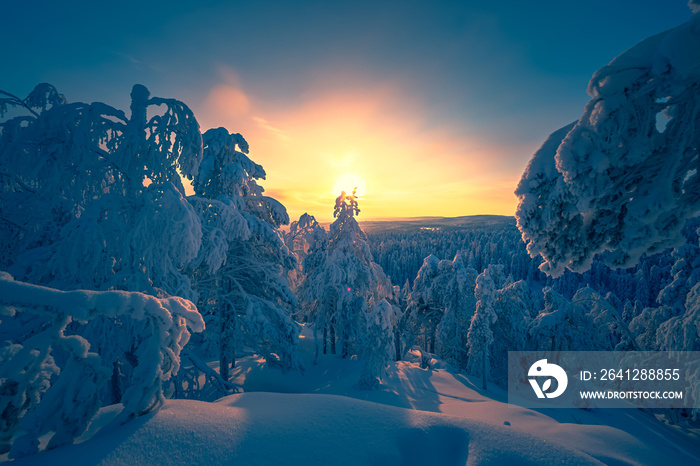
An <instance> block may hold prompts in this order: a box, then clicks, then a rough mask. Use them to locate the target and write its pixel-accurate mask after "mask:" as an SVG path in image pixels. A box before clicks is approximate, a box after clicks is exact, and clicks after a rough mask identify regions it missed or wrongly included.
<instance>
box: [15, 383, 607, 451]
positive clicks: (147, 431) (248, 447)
mask: <svg viewBox="0 0 700 466" xmlns="http://www.w3.org/2000/svg"><path fill="white" fill-rule="evenodd" d="M515 459H517V460H523V461H525V462H526V463H531V464H596V463H597V462H596V461H595V460H593V459H592V458H590V457H588V456H586V455H584V454H582V453H580V452H576V451H574V450H572V449H568V448H566V447H563V446H560V445H557V444H552V443H548V442H546V441H543V440H541V439H538V438H536V437H533V436H530V435H528V434H525V433H521V432H518V431H514V430H512V429H509V428H508V427H506V426H500V427H499V426H492V425H488V424H485V423H481V422H478V421H472V420H468V419H459V418H453V417H449V416H445V415H439V414H432V413H425V412H421V411H415V410H406V409H401V408H395V407H391V406H382V405H377V404H374V403H369V402H366V401H360V400H354V399H351V398H347V397H339V396H334V395H310V394H279V393H246V394H241V395H232V396H229V397H227V398H224V399H222V400H220V401H218V402H216V403H205V402H199V401H182V400H178V401H168V403H167V404H166V407H165V408H164V409H163V410H162V411H160V412H159V413H158V414H156V415H148V416H144V417H143V418H141V419H138V420H136V421H134V422H131V423H129V424H127V425H125V426H122V427H120V428H118V429H115V430H114V431H113V432H110V433H109V434H108V435H102V436H98V437H97V438H93V439H92V440H91V441H88V442H85V443H83V444H81V445H74V446H69V447H64V448H61V449H58V450H55V451H53V452H48V453H44V454H40V455H37V456H36V457H34V458H30V459H27V460H24V461H20V462H17V464H27V465H29V464H36V465H45V464H69V463H73V464H224V463H225V464H245V465H257V464H259V465H268V464H269V465H279V464H305V465H311V464H319V465H326V464H334V465H345V464H347V465H363V464H367V465H373V464H374V465H393V464H397V465H398V464H406V465H412V464H415V465H424V464H435V465H458V464H459V465H463V464H465V463H467V462H469V464H494V463H496V464H498V463H506V462H512V461H513V460H515Z"/></svg>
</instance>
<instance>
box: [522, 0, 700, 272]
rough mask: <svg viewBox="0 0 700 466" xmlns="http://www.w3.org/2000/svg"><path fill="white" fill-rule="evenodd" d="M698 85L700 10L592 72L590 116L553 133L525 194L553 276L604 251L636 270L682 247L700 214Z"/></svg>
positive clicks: (528, 231)
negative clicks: (645, 258) (689, 224)
mask: <svg viewBox="0 0 700 466" xmlns="http://www.w3.org/2000/svg"><path fill="white" fill-rule="evenodd" d="M691 6H692V5H691ZM694 11H695V10H694ZM698 86H700V14H699V13H697V12H696V13H695V14H694V15H693V17H692V19H691V20H690V21H688V22H687V23H685V24H683V25H681V26H679V27H677V28H675V29H671V30H669V31H666V32H664V33H661V34H658V35H656V36H653V37H650V38H648V39H646V40H644V41H642V42H640V43H639V44H638V45H636V46H634V47H632V48H631V49H629V50H628V51H626V52H625V53H623V54H622V55H620V56H619V57H617V58H616V59H614V60H613V61H612V62H611V63H610V64H609V65H607V66H605V67H603V68H601V69H600V70H599V71H597V72H596V73H595V74H594V75H593V77H592V78H591V81H590V83H589V85H588V93H589V94H590V96H591V100H590V101H589V103H588V104H587V105H586V108H585V110H584V113H583V115H582V116H581V118H580V119H579V120H578V121H577V122H576V123H574V124H572V125H569V126H566V127H564V128H562V129H560V130H558V131H557V132H555V133H553V134H552V135H551V136H550V138H549V139H548V140H547V141H546V142H545V143H544V145H543V146H542V148H541V149H540V150H538V151H537V152H536V153H535V155H534V156H533V158H532V160H531V161H530V164H529V165H528V167H527V169H526V171H525V173H524V174H523V177H522V180H521V181H520V184H519V186H518V188H517V190H516V194H517V195H518V197H519V198H520V204H519V206H518V209H517V212H516V218H517V220H518V227H519V228H520V230H521V231H522V234H523V239H524V240H525V241H526V242H527V247H528V251H529V252H530V254H531V255H533V256H534V255H537V254H540V255H541V256H542V257H543V258H544V261H545V262H544V263H543V264H542V265H541V267H540V268H541V269H542V270H543V271H544V272H546V273H548V274H550V275H552V276H555V277H556V276H560V275H561V274H562V273H563V271H564V269H565V268H568V269H570V270H573V271H577V272H583V271H585V270H587V269H588V268H589V267H590V265H591V262H592V260H593V257H594V255H595V254H597V253H600V252H603V251H611V252H610V253H609V254H608V255H606V256H605V262H606V263H607V264H608V265H611V266H614V267H630V266H632V265H634V264H635V263H636V262H637V261H638V259H639V258H640V256H641V255H642V254H644V253H655V252H659V251H663V250H664V249H666V248H669V247H673V246H677V245H679V244H681V243H682V242H683V237H682V235H681V229H682V228H683V226H684V225H685V222H686V219H687V218H689V217H692V216H694V215H697V214H698V212H700V173H698V170H697V169H698V157H699V155H700V154H698V148H699V147H700V93H698Z"/></svg>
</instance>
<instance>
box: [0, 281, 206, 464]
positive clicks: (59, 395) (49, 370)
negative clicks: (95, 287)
mask: <svg viewBox="0 0 700 466" xmlns="http://www.w3.org/2000/svg"><path fill="white" fill-rule="evenodd" d="M24 313H27V314H35V315H38V316H39V317H42V318H45V319H46V320H47V322H46V324H45V325H44V327H43V328H44V330H43V331H41V332H40V333H38V334H36V335H34V336H32V337H31V338H29V339H27V340H25V341H21V342H6V343H5V345H4V346H3V347H2V348H0V381H2V389H1V390H0V407H2V408H3V412H5V413H11V415H8V416H3V419H2V423H3V425H2V427H3V429H2V431H3V435H2V436H1V437H0V450H2V451H5V452H6V451H8V450H9V451H10V456H11V457H21V456H25V455H28V454H33V453H36V452H37V451H38V445H39V441H38V438H39V437H40V436H41V435H44V434H45V433H47V432H50V431H55V432H56V434H55V435H54V436H53V437H52V439H51V441H50V442H49V445H48V448H55V447H58V446H61V445H64V444H67V443H72V442H73V439H74V438H75V437H77V436H78V435H80V434H81V433H82V432H83V431H84V430H85V429H86V428H87V426H88V425H89V423H90V420H91V419H92V417H93V416H94V414H95V413H96V412H97V410H98V409H99V408H100V406H101V403H102V401H101V388H102V386H103V385H104V383H105V381H106V380H107V378H108V377H109V374H110V368H108V367H105V366H104V364H103V360H102V358H101V357H100V355H98V354H96V353H91V352H89V350H90V345H89V343H88V342H87V340H85V339H84V338H82V337H80V336H78V335H65V333H64V331H65V330H66V327H67V326H68V324H69V323H71V322H72V321H78V322H87V321H90V320H93V319H95V318H97V317H100V316H103V317H110V318H114V317H119V316H128V317H129V318H131V319H133V320H135V321H140V322H142V323H143V325H144V326H145V327H146V328H148V331H147V332H144V334H143V335H146V336H145V337H143V338H142V339H141V340H140V341H137V342H136V358H137V365H136V367H135V368H134V374H133V377H132V384H131V386H130V387H128V388H127V390H126V391H125V393H124V395H123V396H122V399H121V402H122V404H123V405H124V410H123V411H122V412H121V414H120V416H119V419H120V420H125V419H128V418H129V417H132V416H138V415H141V414H145V413H147V412H151V411H154V410H158V409H159V408H160V407H161V405H162V404H163V401H164V397H163V392H162V382H163V381H166V380H168V379H169V378H170V377H171V376H172V375H173V374H176V373H177V371H178V369H179V367H180V351H181V350H182V348H183V347H184V346H185V344H187V341H188V340H189V336H190V333H189V330H188V327H189V328H190V329H191V330H193V331H195V332H200V331H202V330H204V321H203V319H202V316H201V315H200V314H199V312H198V311H197V309H196V307H195V306H194V304H192V303H191V302H190V301H187V300H185V299H183V298H179V297H170V298H155V297H153V296H148V295H145V294H142V293H135V292H125V291H102V292H98V291H86V290H75V291H60V290H56V289H53V288H47V287H43V286H37V285H32V284H29V283H23V282H18V281H15V280H13V279H12V277H11V276H10V275H8V274H7V273H4V272H0V314H1V315H5V316H10V317H9V318H11V317H12V316H15V318H19V317H21V315H22V314H24ZM5 318H8V317H5ZM115 333H116V334H114V335H110V337H111V338H114V339H120V338H122V339H124V338H125V339H133V338H135V335H131V334H129V335H120V334H119V333H118V331H117V332H115ZM55 348H62V349H63V350H64V351H65V352H66V353H67V354H68V359H67V361H66V362H65V364H64V365H63V367H60V368H59V367H58V366H57V365H56V363H55V361H54V359H53V357H52V352H53V350H54V349H55ZM56 375H57V377H56ZM20 429H21V430H22V431H23V432H24V433H23V434H21V435H19V436H18V437H17V438H16V439H15V440H14V443H12V444H11V442H12V438H13V435H14V434H15V433H18V431H19V430H20ZM10 447H11V449H10Z"/></svg>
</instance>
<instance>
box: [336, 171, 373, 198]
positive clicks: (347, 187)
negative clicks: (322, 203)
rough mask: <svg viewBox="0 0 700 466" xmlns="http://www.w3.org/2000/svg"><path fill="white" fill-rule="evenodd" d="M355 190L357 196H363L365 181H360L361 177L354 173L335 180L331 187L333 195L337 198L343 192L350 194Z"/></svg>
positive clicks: (345, 174)
mask: <svg viewBox="0 0 700 466" xmlns="http://www.w3.org/2000/svg"><path fill="white" fill-rule="evenodd" d="M355 188H357V192H356V195H357V196H364V195H365V193H366V189H365V181H364V180H363V179H362V177H360V176H358V175H356V174H354V173H344V174H343V175H341V176H340V177H339V178H338V179H336V181H335V184H334V185H333V194H334V195H336V196H338V195H339V194H340V192H341V191H345V192H346V193H347V194H350V193H352V190H353V189H355Z"/></svg>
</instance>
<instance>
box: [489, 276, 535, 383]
mask: <svg viewBox="0 0 700 466" xmlns="http://www.w3.org/2000/svg"><path fill="white" fill-rule="evenodd" d="M494 310H495V312H496V315H497V317H498V318H497V319H496V322H495V323H494V324H493V325H492V331H493V339H494V341H493V344H492V346H491V351H490V358H491V363H490V366H491V374H492V376H493V378H494V379H496V380H500V381H503V380H507V373H508V351H524V350H527V349H528V348H527V340H528V338H527V337H528V334H527V329H528V327H529V325H530V322H531V320H532V317H533V313H534V312H535V303H534V300H533V298H532V294H531V292H530V290H529V288H528V285H527V283H526V282H525V281H524V280H519V281H517V282H515V283H508V284H505V285H504V287H503V288H501V289H500V290H497V291H496V299H495V302H494Z"/></svg>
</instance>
